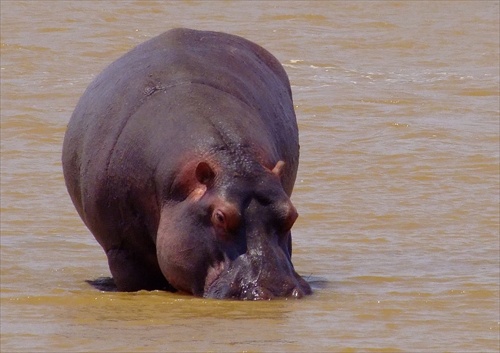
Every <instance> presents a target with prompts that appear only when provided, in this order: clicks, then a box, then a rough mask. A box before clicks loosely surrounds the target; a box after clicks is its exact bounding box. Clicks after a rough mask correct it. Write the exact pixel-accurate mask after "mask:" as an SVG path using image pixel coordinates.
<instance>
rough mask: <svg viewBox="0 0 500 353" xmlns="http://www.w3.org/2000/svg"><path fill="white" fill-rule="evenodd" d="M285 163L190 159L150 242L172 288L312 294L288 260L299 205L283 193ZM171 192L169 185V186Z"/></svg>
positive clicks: (254, 296) (239, 294)
mask: <svg viewBox="0 0 500 353" xmlns="http://www.w3.org/2000/svg"><path fill="white" fill-rule="evenodd" d="M283 170H284V162H282V161H280V162H278V163H277V164H276V166H275V167H274V168H273V169H272V170H270V169H267V168H265V167H262V166H261V165H260V164H259V165H258V166H254V167H253V168H251V172H244V173H242V172H241V171H238V172H236V171H235V170H233V171H227V170H222V168H219V167H218V166H217V164H216V163H211V162H207V161H194V162H191V163H188V165H187V166H186V167H185V168H184V170H183V172H182V173H180V174H179V175H178V176H177V178H176V180H175V181H174V184H173V190H174V193H175V195H177V196H176V197H174V198H173V200H170V201H168V202H165V203H164V205H163V207H162V211H161V218H160V225H159V229H158V235H157V240H156V246H157V256H158V262H159V264H160V268H161V270H162V272H163V274H164V276H165V278H166V279H167V280H168V282H169V283H170V284H171V285H172V286H173V287H175V288H176V289H178V290H181V291H184V292H189V293H193V294H194V295H197V296H203V297H207V298H219V299H222V298H234V299H250V300H258V299H271V298H274V297H294V298H300V297H302V296H304V295H306V294H310V293H311V288H310V287H309V284H308V283H307V282H306V281H305V280H304V279H303V278H302V277H301V276H299V275H298V274H297V273H296V272H295V270H294V267H293V264H292V261H291V254H292V249H291V233H290V229H291V228H292V226H293V224H294V222H295V220H296V219H297V217H298V214H297V210H296V209H295V207H294V206H293V204H292V202H291V201H290V198H289V196H288V195H287V193H286V192H285V191H284V188H283V186H282V183H281V175H282V174H283ZM171 190H172V189H171Z"/></svg>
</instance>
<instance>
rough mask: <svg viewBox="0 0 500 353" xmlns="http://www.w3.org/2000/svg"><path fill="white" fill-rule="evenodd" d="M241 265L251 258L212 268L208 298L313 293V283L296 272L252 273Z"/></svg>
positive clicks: (206, 286)
mask: <svg viewBox="0 0 500 353" xmlns="http://www.w3.org/2000/svg"><path fill="white" fill-rule="evenodd" d="M241 262H243V263H247V262H248V258H247V257H246V256H245V255H243V256H240V257H239V258H238V259H237V260H236V261H235V262H234V263H232V264H229V265H228V264H227V263H225V262H220V263H217V264H216V265H215V266H211V267H210V268H209V269H208V272H207V276H206V280H205V287H204V293H203V297H204V298H213V299H237V300H270V299H273V298H278V297H286V298H296V299H298V298H302V297H303V296H305V295H308V294H311V292H312V291H311V288H310V286H309V284H308V283H307V282H306V281H305V280H304V279H303V278H302V277H300V276H299V275H298V274H297V273H296V272H295V271H294V270H293V269H292V270H291V272H290V273H285V274H279V275H274V276H271V275H269V274H268V275H263V273H264V271H258V272H257V273H255V272H253V275H252V271H248V268H245V267H246V266H243V267H242V266H241Z"/></svg>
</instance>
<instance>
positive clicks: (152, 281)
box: [106, 249, 174, 292]
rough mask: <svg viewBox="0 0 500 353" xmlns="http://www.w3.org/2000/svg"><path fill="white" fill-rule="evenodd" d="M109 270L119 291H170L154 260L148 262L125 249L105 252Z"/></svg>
mask: <svg viewBox="0 0 500 353" xmlns="http://www.w3.org/2000/svg"><path fill="white" fill-rule="evenodd" d="M106 255H107V257H108V263H109V268H110V270H111V274H112V276H113V280H114V282H115V284H116V287H117V289H118V290H119V291H126V292H134V291H137V290H141V289H145V290H156V289H161V290H170V291H174V289H173V288H172V287H171V286H170V285H169V283H168V282H167V280H166V279H165V277H164V276H163V274H162V273H161V270H160V267H159V266H158V262H157V261H156V258H150V259H149V260H150V261H147V259H143V258H141V257H139V256H137V254H134V253H133V252H131V251H128V250H126V249H110V250H108V251H106Z"/></svg>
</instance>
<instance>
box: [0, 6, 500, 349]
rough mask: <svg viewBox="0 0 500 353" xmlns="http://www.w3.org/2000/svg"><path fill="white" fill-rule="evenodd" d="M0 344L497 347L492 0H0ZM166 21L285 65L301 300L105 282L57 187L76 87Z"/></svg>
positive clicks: (93, 249)
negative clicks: (101, 286)
mask: <svg viewBox="0 0 500 353" xmlns="http://www.w3.org/2000/svg"><path fill="white" fill-rule="evenodd" d="M0 6H1V7H0V9H1V327H0V328H1V351H2V352H76V351H78V352H97V351H103V352H104V351H105V352H150V351H151V352H194V351H204V352H210V351H213V352H223V351H231V352H277V351H282V352H304V351H308V352H309V351H311V352H313V351H325V352H326V351H328V352H369V351H377V352H393V351H394V352H398V351H399V352H472V351H477V352H498V350H499V321H500V319H499V292H500V290H499V280H500V278H499V227H500V226H499V193H500V190H499V149H500V148H499V143H500V142H499V110H500V109H499V21H500V20H499V2H498V1H471V2H464V1H429V2H423V1H414V2H410V1H399V2H398V1H390V2H377V1H367V2H356V1H352V2H338V1H311V2H285V1H277V2H266V1H255V2H254V1H248V2H236V1H222V2H215V1H172V2H163V1H159V2H157V1H109V2H108V1H107V2H104V1H102V2H101V1H17V0H16V1H4V0H2V2H1V5H0ZM173 27H190V28H196V29H210V30H218V31H226V32H230V33H234V34H237V35H241V36H244V37H246V38H248V39H250V40H253V41H255V42H257V43H259V44H261V45H263V46H264V47H265V48H267V49H268V50H270V51H271V52H272V53H273V54H274V55H275V56H276V57H277V58H278V59H279V60H280V61H281V62H282V64H283V65H284V67H285V69H286V70H287V72H288V74H289V76H290V79H291V82H292V89H293V94H294V102H295V107H296V112H297V116H298V121H299V128H300V139H301V160H300V167H299V175H298V178H297V183H296V187H295V190H294V194H293V201H294V204H295V205H296V206H297V208H298V210H299V213H300V217H299V220H298V221H297V223H296V225H295V226H294V228H293V235H294V255H293V258H294V264H295V267H296V268H297V270H298V272H299V273H301V274H302V275H304V276H305V277H306V278H307V279H308V280H309V281H310V283H311V285H312V287H313V289H314V294H313V295H312V296H311V297H308V298H306V299H304V300H277V301H270V302H236V301H216V300H204V299H199V298H193V297H190V296H186V295H180V294H171V293H164V292H138V293H104V292H99V291H97V290H95V289H94V288H92V287H90V286H89V285H88V284H87V283H85V280H87V279H94V278H96V277H99V276H108V275H109V270H108V267H107V263H106V258H105V256H104V254H103V252H102V250H101V248H100V247H99V245H98V244H97V243H96V242H95V240H94V239H93V237H92V236H91V235H90V233H89V231H88V230H87V229H86V228H85V227H84V226H83V224H82V222H81V221H80V219H79V217H78V215H77V213H76V211H75V209H74V207H73V205H72V204H71V201H70V199H69V197H68V195H67V193H66V190H65V186H64V181H63V178H62V172H61V162H60V154H61V143H62V139H63V135H64V131H65V127H66V124H67V122H68V119H69V117H70V115H71V113H72V110H73V108H74V106H75V104H76V102H77V100H78V98H79V97H80V95H81V94H82V92H83V90H84V89H85V87H86V86H87V85H88V84H89V82H90V81H91V80H92V78H93V77H95V75H96V74H98V73H99V72H100V71H101V70H102V69H103V68H104V67H105V66H106V65H108V64H109V63H110V62H112V61H113V60H114V59H116V58H117V57H119V56H120V55H122V54H123V53H125V52H126V51H127V50H129V49H130V48H132V47H133V46H134V45H136V44H138V43H140V42H143V41H145V40H146V39H149V38H151V37H153V36H155V35H157V34H159V33H161V32H163V31H165V30H167V29H170V28H173Z"/></svg>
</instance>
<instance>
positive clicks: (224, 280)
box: [62, 29, 311, 299]
mask: <svg viewBox="0 0 500 353" xmlns="http://www.w3.org/2000/svg"><path fill="white" fill-rule="evenodd" d="M298 160H299V143H298V129H297V123H296V119H295V113H294V109H293V102H292V94H291V89H290V84H289V81H288V77H287V75H286V73H285V71H284V70H283V68H282V66H281V65H280V63H279V62H278V61H277V60H276V59H275V58H274V57H273V56H272V55H271V54H270V53H269V52H267V51H266V50H265V49H263V48H261V47H260V46H258V45H256V44H254V43H252V42H250V41H248V40H245V39H243V38H240V37H237V36H233V35H229V34H224V33H218V32H204V31H195V30H188V29H174V30H170V31H168V32H166V33H164V34H161V35H159V36H157V37H155V38H153V39H151V40H149V41H147V42H145V43H142V44H140V45H138V46H137V47H136V48H134V49H132V50H131V51H130V52H128V53H127V54H125V55H124V56H122V57H121V58H119V59H118V60H116V61H115V62H113V63H112V64H111V65H110V66H108V67H107V68H106V69H105V70H104V71H103V72H102V73H101V74H100V75H98V76H97V77H96V79H95V80H94V81H93V82H92V83H91V84H90V86H89V87H88V88H87V90H86V91H85V93H84V94H83V96H82V97H81V99H80V101H79V102H78V104H77V106H76V108H75V111H74V113H73V115H72V117H71V120H70V122H69V125H68V129H67V132H66V135H65V138H64V144H63V155H62V161H63V171H64V177H65V181H66V186H67V188H68V192H69V194H70V196H71V199H72V201H73V203H74V205H75V207H76V209H77V211H78V213H79V215H80V217H81V218H82V220H83V221H84V223H85V225H86V226H87V227H88V228H89V229H90V231H91V232H92V234H93V235H94V236H95V238H96V240H97V241H98V242H99V244H100V245H101V246H102V247H103V249H104V251H105V252H106V255H107V257H108V262H109V267H110V270H111V274H112V276H113V280H114V283H115V285H116V287H117V289H118V290H120V291H136V290H141V289H146V290H154V289H164V290H171V291H176V290H179V291H183V292H188V293H192V294H194V295H196V296H204V297H209V298H237V299H270V298H273V297H286V296H292V297H302V296H303V295H305V294H309V293H311V289H310V287H309V285H308V284H307V282H306V281H305V280H304V279H303V278H302V277H300V276H299V275H298V274H297V273H296V272H295V270H294V267H293V265H292V262H291V253H292V249H291V234H290V229H291V227H292V225H293V223H294V221H295V219H296V218H297V212H296V209H295V208H294V206H293V205H292V203H291V201H290V195H291V193H292V189H293V185H294V182H295V177H296V173H297V167H298Z"/></svg>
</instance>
